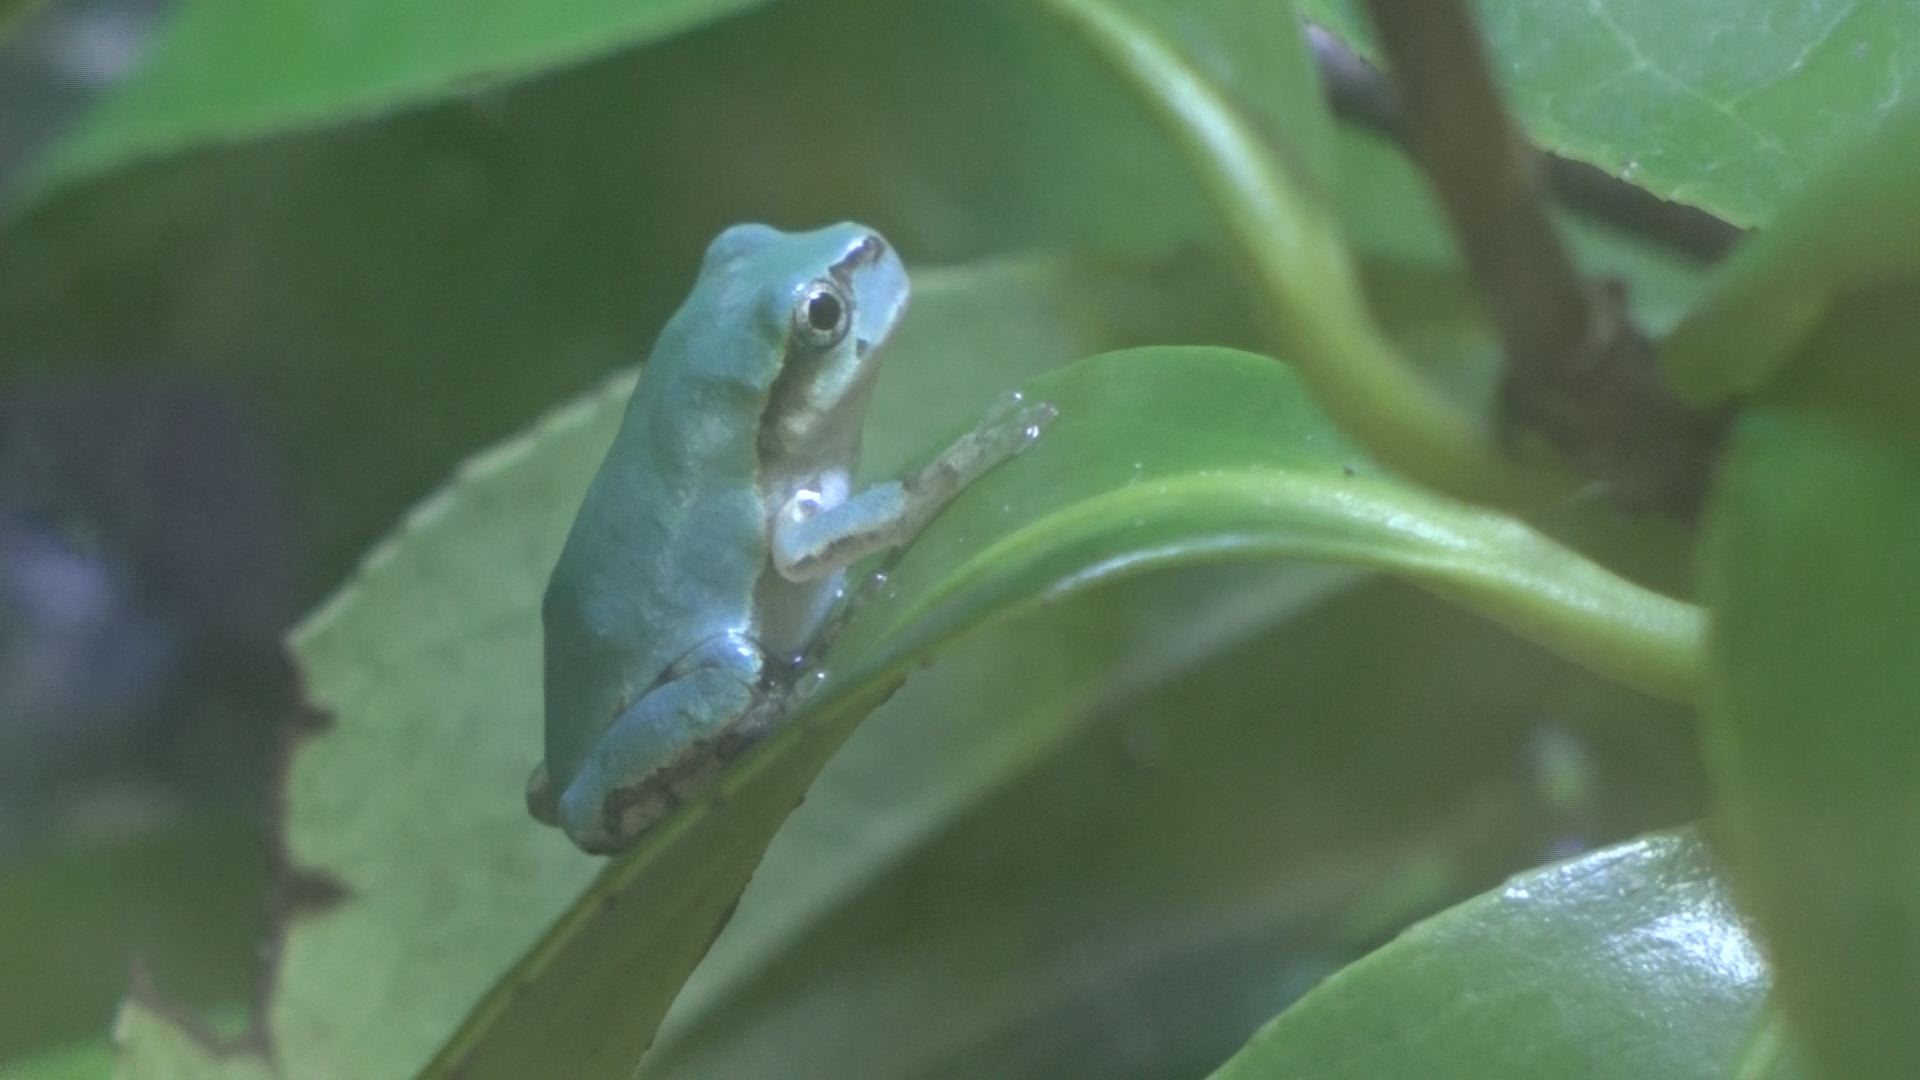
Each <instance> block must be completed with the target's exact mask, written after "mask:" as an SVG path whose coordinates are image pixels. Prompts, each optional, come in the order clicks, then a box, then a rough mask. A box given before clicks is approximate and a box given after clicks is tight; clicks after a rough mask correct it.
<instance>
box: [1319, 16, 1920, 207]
mask: <svg viewBox="0 0 1920 1080" xmlns="http://www.w3.org/2000/svg"><path fill="white" fill-rule="evenodd" d="M1300 6H1301V9H1302V10H1303V11H1305V12H1306V13H1307V14H1308V16H1309V17H1311V18H1314V19H1317V20H1320V21H1322V22H1323V23H1325V24H1326V25H1327V26H1328V27H1330V28H1332V29H1333V30H1335V31H1336V32H1338V33H1339V34H1340V35H1341V36H1342V37H1343V38H1345V39H1346V40H1348V41H1351V42H1357V43H1361V44H1362V45H1363V47H1364V43H1365V42H1366V41H1367V39H1368V36H1369V35H1368V32H1367V30H1366V27H1365V24H1364V17H1363V15H1362V13H1361V11H1360V5H1358V4H1356V3H1354V2H1353V0H1302V3H1301V5H1300ZM1475 8H1476V10H1477V12H1478V13H1479V15H1480V22H1481V26H1482V29H1483V31H1484V33H1485V34H1486V37H1487V40H1488V42H1489V43H1490V45H1491V46H1492V51H1493V53H1494V56H1495V61H1496V63H1495V68H1496V72H1497V74H1499V75H1500V76H1501V78H1502V81H1503V82H1504V83H1505V85H1506V90H1507V96H1508V99H1509V101H1510V103H1511V106H1512V109H1513V112H1514V114H1515V116H1516V117H1517V118H1518V119H1519V120H1520V122H1521V124H1522V125H1524V126H1525V128H1526V129H1527V131H1528V132H1529V133H1530V134H1531V135H1532V137H1533V139H1534V140H1535V141H1536V142H1538V143H1539V144H1540V145H1541V146H1543V147H1545V148H1546V149H1548V150H1551V151H1553V152H1554V153H1556V154H1559V155H1561V156H1562V157H1568V158H1572V159H1574V160H1577V161H1585V162H1590V163H1592V164H1594V165H1597V166H1599V167H1600V168H1602V169H1605V170H1606V171H1607V172H1610V173H1613V174H1614V175H1616V176H1619V177H1620V178H1621V179H1624V180H1627V181H1630V182H1632V183H1634V184H1636V185H1638V186H1640V187H1643V188H1645V189H1647V190H1648V191H1651V192H1653V193H1654V194H1656V195H1659V196H1661V197H1662V198H1666V199H1672V200H1674V201H1676V202H1684V203H1688V204H1691V205H1694V206H1698V207H1701V208H1703V209H1706V210H1709V211H1711V212H1713V213H1715V214H1718V215H1719V216H1720V217H1722V218H1725V219H1726V220H1728V221H1731V222H1733V223H1734V224H1736V225H1744V226H1757V225H1767V224H1769V223H1771V222H1772V220H1773V217H1774V214H1775V213H1776V212H1777V211H1778V209H1779V208H1780V207H1781V206H1782V205H1783V204H1784V202H1785V200H1786V199H1787V197H1788V196H1790V195H1791V194H1792V193H1793V192H1794V191H1796V190H1797V189H1798V188H1800V187H1801V185H1803V184H1804V183H1806V181H1807V179H1808V177H1809V176H1810V175H1812V172H1813V170H1814V169H1815V168H1817V167H1818V165H1819V164H1820V163H1821V162H1822V161H1825V160H1827V159H1828V158H1830V157H1831V156H1833V155H1834V154H1836V153H1838V152H1840V151H1842V150H1844V149H1846V148H1847V147H1848V146H1849V145H1850V144H1851V143H1853V142H1854V141H1855V140H1858V139H1861V138H1863V137H1865V136H1866V135H1867V134H1868V133H1870V132H1872V131H1873V130H1874V129H1875V128H1876V127H1878V126H1879V124H1880V122H1881V119H1882V118H1883V117H1885V116H1886V115H1887V114H1888V113H1890V112H1892V111H1893V110H1894V109H1895V108H1897V107H1898V106H1899V105H1900V104H1901V103H1902V102H1904V101H1906V100H1907V99H1908V96H1909V95H1908V94H1907V92H1906V90H1907V87H1908V86H1909V85H1913V84H1915V83H1920V34H1916V33H1914V32H1913V31H1914V29H1915V23H1914V12H1913V9H1912V7H1911V6H1910V5H1907V4H1905V3H1902V2H1901V0H1730V2H1729V0H1723V2H1720V3H1713V4H1674V3H1665V2H1662V0H1591V2H1589V3H1584V4H1569V3H1563V2H1560V0H1480V2H1479V3H1477V4H1476V5H1475Z"/></svg>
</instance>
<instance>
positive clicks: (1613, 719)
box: [643, 564, 1700, 1078]
mask: <svg viewBox="0 0 1920 1080" xmlns="http://www.w3.org/2000/svg"><path fill="white" fill-rule="evenodd" d="M1307 569H1309V568H1307V567H1303V566H1280V567H1275V568H1272V569H1267V570H1261V569H1260V568H1258V567H1254V566H1240V565H1233V564H1228V565H1223V566H1217V567H1198V568H1187V569H1184V570H1181V571H1178V572H1173V573H1166V574H1157V575H1149V576H1146V577H1143V578H1139V579H1134V580H1130V581H1124V582H1119V583H1115V584H1113V585H1109V586H1105V587H1102V588H1099V589H1095V590H1093V591H1092V592H1091V593H1089V594H1087V595H1085V596H1084V597H1083V598H1082V599H1080V600H1079V601H1078V602H1065V603H1061V604H1054V605H1048V606H1046V607H1043V608H1040V609H1037V610H1034V611H1032V612H1029V613H1027V614H1024V615H1021V616H1018V617H1015V618H1013V619H1010V620H1007V621H1004V622H1001V623H997V624H996V625H995V627H994V628H993V630H992V631H991V632H988V633H983V634H980V635H975V636H973V637H970V638H969V639H967V640H966V641H964V642H962V643H961V645H960V646H959V647H958V649H956V650H955V654H954V655H951V656H948V655H943V656H942V658H941V660H940V662H938V663H937V664H936V665H935V666H934V668H933V669H932V670H930V671H927V672H924V673H921V674H917V675H915V676H914V678H913V679H912V680H910V681H909V682H908V683H907V685H906V686H905V688H903V689H902V691H901V692H900V694H899V695H898V696H897V697H896V698H895V699H894V700H893V701H892V702H891V703H890V704H889V707H888V708H887V709H884V710H882V711H881V712H879V713H876V714H875V715H874V716H872V717H870V718H869V719H867V720H866V721H864V722H863V723H862V725H861V727H860V730H859V731H858V732H857V733H856V734H855V735H854V736H853V737H852V738H851V739H850V740H849V741H848V743H847V745H846V746H845V747H844V748H842V750H841V751H840V753H839V754H838V755H837V756H836V757H835V758H834V760H833V761H832V762H831V763H830V764H829V765H828V766H827V768H826V769H825V770H824V771H823V772H822V773H821V775H820V777H819V779H818V780H817V781H816V782H815V783H814V786H813V788H812V789H811V790H810V791H809V793H808V795H807V801H806V802H805V803H804V804H803V805H802V806H801V807H800V809H799V810H797V811H796V812H795V813H794V815H793V817H792V818H791V819H789V821H788V822H787V824H786V825H785V826H784V827H783V828H782V829H781V831H780V833H779V835H778V836H777V837H776V838H775V840H774V842H773V844H772V846H771V847H770V848H769V849H768V853H767V857H766V859H765V861H763V862H762V863H761V865H760V867H759V869H758V870H756V871H755V873H754V880H753V884H752V885H751V886H749V887H748V889H747V891H746V893H745V895H744V896H742V898H741V902H740V906H739V909H738V910H737V911H736V913H735V914H734V916H733V918H732V920H731V921H730V922H729V923H728V925H727V929H726V930H725V931H724V932H723V933H722V934H721V936H720V938H719V940H718V941H717V942H716V943H715V946H714V949H713V951H712V952H711V953H710V954H709V955H708V957H707V959H706V960H705V961H704V962H703V963H702V964H701V966H700V968H699V969H698V970H697V971H696V972H695V973H694V976H693V978H692V979H691V980H690V981H689V982H688V984H687V986H686V989H685V990H684V991H683V992H682V994H681V996H680V998H679V999H678V1000H677V1001H676V1002H675V1004H674V1007H673V1010H672V1012H670V1013H669V1015H668V1018H667V1021H666V1023H665V1025H664V1026H663V1028H662V1031H661V1037H660V1045H659V1046H658V1047H656V1048H655V1050H654V1051H653V1052H652V1053H651V1054H650V1055H649V1056H648V1058H647V1059H646V1062H645V1068H644V1069H643V1073H644V1074H645V1075H649V1076H656V1075H657V1076H671V1077H694V1076H748V1075H759V1074H763V1073H766V1072H769V1071H778V1072H779V1074H780V1075H782V1076H791V1077H849V1078H851V1077H889V1076H935V1075H972V1076H999V1077H1016V1076H1142V1077H1144V1076H1181V1075H1199V1074H1202V1073H1204V1072H1206V1071H1207V1070H1209V1069H1211V1068H1213V1067H1214V1066H1215V1065H1217V1064H1218V1063H1219V1062H1220V1061H1222V1060H1224V1059H1225V1058H1226V1057H1227V1056H1228V1055H1229V1054H1231V1053H1232V1052H1233V1051H1234V1050H1236V1049H1237V1048H1238V1047H1239V1046H1240V1045H1241V1044H1242V1043H1243V1042H1244V1041H1245V1040H1246V1039H1247V1038H1248V1037H1249V1036H1250V1035H1251V1034H1252V1033H1253V1031H1254V1030H1255V1029H1256V1028H1257V1027H1258V1026H1259V1025H1260V1024H1261V1023H1263V1022H1264V1021H1265V1020H1266V1019H1267V1018H1269V1017H1270V1016H1272V1015H1273V1013H1274V1012H1276V1011H1278V1010H1279V1009H1280V1008H1281V1007H1282V1006H1284V1005H1285V1004H1287V1003H1288V1002H1289V1001H1290V1000H1291V999H1292V998H1293V997H1294V996H1296V995H1298V994H1299V993H1301V992H1302V991H1304V990H1306V989H1307V988H1308V987H1309V986H1311V985H1312V983H1313V982H1314V981H1315V980H1317V979H1318V978H1320V977H1321V976H1323V975H1324V974H1326V973H1327V972H1328V971H1330V970H1332V969H1334V968H1336V967H1338V966H1339V965H1340V964H1341V963H1343V962H1345V961H1346V960H1347V959H1349V958H1351V956H1353V955H1355V954H1356V953H1357V951H1359V950H1360V949H1363V948H1366V947H1371V946H1372V945H1374V944H1377V943H1379V942H1380V941H1382V940H1384V938H1385V937H1386V936H1387V935H1388V934H1390V933H1392V932H1393V931H1394V930H1397V929H1399V928H1400V926H1401V925H1403V924H1404V920H1406V919H1409V918H1412V917H1414V916H1418V915H1422V914H1425V913H1427V912H1430V911H1432V910H1435V909H1436V908H1437V907H1439V906H1440V905H1442V904H1444V903H1447V902H1450V901H1452V900H1456V899H1462V898H1464V897H1465V896H1467V895H1471V893H1473V892H1475V891H1478V890H1479V889H1481V888H1485V887H1487V886H1488V885H1491V884H1493V883H1494V882H1495V881H1497V880H1498V879H1499V878H1500V877H1501V876H1503V875H1504V874H1505V873H1507V872H1510V871H1511V870H1512V869H1515V868H1518V867H1521V866H1526V865H1530V864H1532V863H1533V862H1535V861H1537V860H1538V859H1539V858H1540V857H1541V856H1542V855H1543V854H1544V853H1546V852H1548V851H1549V850H1550V849H1551V848H1552V847H1553V846H1554V845H1557V844H1559V843H1564V842H1568V841H1569V840H1573V841H1575V842H1578V841H1579V840H1598V839H1605V838H1608V837H1613V836H1619V835H1630V834H1631V833H1632V832H1635V831H1638V830H1640V829H1644V828H1646V827H1649V826H1650V825H1654V824H1657V823H1660V822H1665V821H1671V820H1674V819H1675V817H1684V816H1685V815H1687V814H1688V813H1689V812H1691V811H1690V810H1689V808H1690V807H1692V808H1697V807H1698V806H1699V805H1700V803H1699V802H1698V800H1697V795H1696V796H1689V795H1688V792H1697V791H1698V788H1697V787H1694V786H1690V784H1691V782H1690V781H1689V779H1688V777H1689V775H1690V772H1691V770H1690V768H1689V767H1688V766H1689V764H1690V762H1689V753H1688V747H1689V743H1690V735H1689V734H1688V732H1687V730H1686V728H1685V726H1684V725H1683V724H1680V723H1677V722H1676V721H1677V719H1678V710H1677V709H1674V708H1673V707H1671V706H1660V705H1658V704H1656V703H1652V702H1649V701H1648V700H1647V699H1645V698H1640V697H1638V696H1637V695H1634V694H1631V693H1629V692H1626V691H1623V690H1621V689H1619V688H1617V687H1610V686H1607V685H1605V684H1604V683H1602V682H1600V681H1598V680H1595V679H1593V677H1592V676H1589V675H1586V674H1585V673H1582V672H1579V671H1577V670H1575V669H1573V668H1571V666H1570V665H1566V664H1563V663H1560V662H1557V661H1554V660H1552V659H1551V658H1548V657H1546V656H1544V655H1543V654H1541V653H1540V652H1538V651H1537V650H1534V649H1531V648H1527V647H1525V646H1516V643H1515V642H1514V641H1513V640H1512V639H1511V638H1510V637H1509V636H1507V635H1506V634H1504V633H1502V632H1500V631H1499V630H1497V629H1494V628H1492V627H1490V626H1488V625H1487V624H1485V623H1484V622H1477V621H1476V620H1474V619H1473V618H1472V617H1471V616H1468V615H1466V614H1464V613H1462V612H1459V611H1457V610H1454V609H1450V608H1449V607H1447V606H1445V605H1443V604H1440V603H1437V602H1435V601H1431V600H1425V599H1423V598H1421V597H1420V596H1418V595H1417V594H1415V593H1413V592H1412V591H1411V590H1408V589H1406V588H1403V587H1383V585H1382V584H1378V583H1376V584H1375V585H1373V586H1371V587H1368V588H1364V589H1360V590H1357V591H1354V590H1346V591H1342V592H1340V593H1337V594H1335V598H1334V599H1333V600H1331V601H1323V602H1321V603H1320V604H1319V605H1318V606H1317V607H1315V608H1314V609H1312V610H1310V611H1308V612H1306V613H1304V615H1292V616H1291V617H1283V618H1281V619H1280V620H1279V621H1278V623H1277V625H1274V626H1271V627H1270V628H1268V629H1266V630H1264V631H1262V632H1260V633H1259V634H1258V635H1257V636H1254V637H1252V638H1250V639H1247V638H1245V636H1244V631H1242V633H1241V634H1239V635H1234V636H1230V637H1227V638H1226V639H1225V640H1221V635H1220V633H1219V632H1218V631H1217V630H1216V631H1213V632H1207V631H1204V630H1202V631H1199V632H1196V628H1195V627H1193V626H1192V625H1190V623H1191V620H1192V618H1193V613H1194V612H1197V611H1207V610H1213V609H1218V610H1221V611H1222V612H1223V614H1232V615H1235V616H1236V617H1238V616H1240V615H1241V613H1253V612H1257V611H1258V610H1259V609H1260V607H1267V608H1268V609H1270V610H1271V611H1272V613H1273V615H1274V616H1286V615H1287V613H1288V611H1289V610H1290V608H1289V607H1288V606H1275V605H1274V604H1273V600H1274V599H1277V598H1284V597H1285V595H1286V594H1287V593H1288V592H1289V591H1291V592H1292V593H1293V594H1294V595H1295V596H1296V597H1300V598H1305V597H1307V596H1312V595H1317V594H1319V593H1321V592H1323V591H1324V590H1323V589H1320V590H1313V591H1303V588H1302V586H1303V584H1306V583H1304V582H1302V581H1300V580H1299V579H1300V577H1301V575H1302V573H1303V571H1305V570H1307ZM1307 580H1308V582H1311V581H1312V580H1313V578H1312V577H1309V578H1308V579H1307ZM1235 594H1238V595H1239V596H1240V600H1238V601H1237V602H1235V603H1232V604H1222V598H1223V596H1232V595H1235ZM1254 598H1260V600H1261V601H1263V603H1261V604H1260V605H1259V606H1256V603H1255V602H1254ZM1298 602H1299V600H1296V601H1295V602H1294V603H1296V604H1297V603H1298ZM1231 625H1232V623H1231V622H1227V623H1226V624H1225V625H1223V626H1222V627H1220V629H1228V628H1230V627H1231ZM1121 626H1130V627H1132V629H1131V631H1130V635H1131V637H1130V638H1127V639H1126V640H1124V641H1123V640H1117V639H1121V638H1122V637H1123V635H1120V634H1117V633H1116V632H1115V629H1114V628H1115V627H1121ZM1132 639H1137V640H1132ZM1156 641H1158V642H1163V643H1164V644H1163V645H1162V646H1161V648H1162V649H1167V650H1169V651H1171V652H1172V654H1173V655H1176V656H1177V655H1178V654H1179V653H1180V652H1181V651H1186V652H1188V653H1189V654H1190V655H1191V656H1192V657H1193V658H1195V659H1200V658H1204V660H1203V662H1202V663H1201V665H1200V666H1199V667H1196V668H1193V669H1192V670H1190V671H1187V672H1185V673H1184V674H1178V673H1176V674H1178V677H1177V678H1174V679H1172V680H1170V681H1166V682H1165V683H1164V684H1162V685H1158V686H1156V685H1155V684H1154V683H1153V681H1152V679H1151V678H1150V677H1151V676H1154V675H1155V674H1157V673H1159V674H1164V673H1161V672H1160V667H1161V666H1162V664H1163V663H1164V660H1163V659H1162V658H1163V656H1164V655H1165V654H1163V653H1162V652H1160V651H1159V650H1157V649H1154V648H1143V647H1142V646H1150V645H1153V644H1154V643H1155V642H1156ZM1183 643H1184V644H1186V648H1185V650H1182V649H1181V646H1182V644H1183ZM1100 655H1104V656H1105V658H1106V660H1107V663H1108V678H1109V680H1110V682H1109V683H1107V684H1106V685H1097V686H1095V687H1092V688H1079V687H1075V686H1074V685H1072V683H1071V682H1066V683H1060V682H1056V677H1057V675H1058V673H1059V672H1060V670H1061V669H1062V668H1069V667H1073V666H1074V665H1076V664H1079V663H1085V662H1086V661H1087V660H1089V659H1093V658H1094V657H1096V656H1100ZM1090 673H1091V672H1090ZM1030 687H1034V688H1037V690H1036V691H1035V692H1032V693H1023V692H1024V691H1027V690H1028V688H1030ZM1063 691H1064V692H1063ZM1543 716H1550V717H1552V718H1553V719H1552V720H1551V721H1548V722H1547V723H1545V724H1542V723H1541V719H1540V718H1541V717H1543ZM1619 736H1625V738H1618V737H1619ZM1563 742H1565V743H1570V744H1571V745H1572V746H1573V747H1576V749H1575V750H1574V751H1573V752H1574V753H1576V754H1578V755H1579V761H1580V765H1579V767H1580V768H1582V769H1587V770H1591V771H1592V773H1593V777H1592V783H1591V785H1590V787H1589V790H1590V791H1592V792H1595V793H1602V792H1604V793H1605V795H1604V798H1602V799H1601V800H1600V801H1601V802H1603V803H1606V804H1609V805H1606V806H1599V807H1596V806H1593V805H1588V804H1582V805H1579V806H1573V805H1569V804H1567V803H1565V802H1563V801H1560V800H1559V798H1558V797H1557V796H1555V795H1551V794H1549V793H1547V792H1546V791H1545V790H1544V789H1543V788H1541V787H1540V786H1539V783H1538V779H1537V773H1536V767H1537V766H1536V762H1537V761H1538V760H1539V758H1538V753H1539V751H1540V750H1542V749H1543V748H1545V747H1548V746H1553V745H1560V744H1562V743H1563ZM1676 766H1678V767H1677V768H1676ZM1410 771H1412V772H1417V773H1418V775H1419V776H1420V777H1421V779H1420V780H1419V782H1416V783H1408V782H1406V779H1407V777H1408V776H1409V775H1410Z"/></svg>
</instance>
